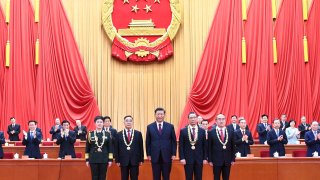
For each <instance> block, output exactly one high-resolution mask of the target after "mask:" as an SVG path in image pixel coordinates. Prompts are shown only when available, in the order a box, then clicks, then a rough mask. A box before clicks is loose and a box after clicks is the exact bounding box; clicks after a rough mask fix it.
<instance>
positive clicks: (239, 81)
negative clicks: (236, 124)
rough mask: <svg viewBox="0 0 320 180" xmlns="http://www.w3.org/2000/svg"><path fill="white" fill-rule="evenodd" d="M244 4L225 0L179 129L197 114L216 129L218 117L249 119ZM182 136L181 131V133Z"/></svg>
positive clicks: (214, 23) (214, 21)
mask: <svg viewBox="0 0 320 180" xmlns="http://www.w3.org/2000/svg"><path fill="white" fill-rule="evenodd" d="M241 36H242V19H241V1H239V0H221V1H220V4H219V6H218V8H217V11H216V15H215V18H214V20H213V24H212V26H211V29H210V31H209V36H208V40H207V42H206V46H205V48H204V52H203V54H202V57H201V61H200V64H199V67H198V70H197V73H196V76H195V80H194V83H193V85H192V88H191V91H190V94H189V97H188V100H187V104H186V107H185V109H184V112H183V115H182V118H181V120H180V125H179V127H180V128H182V127H184V126H185V125H186V124H187V122H188V121H187V115H188V113H189V112H190V111H194V112H196V113H198V114H199V115H201V116H202V117H203V118H205V119H209V120H211V121H210V123H209V125H212V124H213V123H214V121H212V120H213V119H214V117H215V116H216V115H217V113H224V114H225V115H227V116H230V115H231V114H234V113H235V114H238V115H243V116H247V111H248V110H247V108H248V98H247V85H246V84H247V82H246V81H245V77H246V69H245V68H244V65H242V64H241ZM177 132H179V129H178V131H177Z"/></svg>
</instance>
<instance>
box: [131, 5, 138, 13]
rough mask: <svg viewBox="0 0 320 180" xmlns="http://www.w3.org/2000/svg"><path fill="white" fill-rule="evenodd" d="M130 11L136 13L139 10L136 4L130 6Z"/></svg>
mask: <svg viewBox="0 0 320 180" xmlns="http://www.w3.org/2000/svg"><path fill="white" fill-rule="evenodd" d="M131 11H132V12H135V13H137V12H138V11H139V8H138V5H135V6H132V9H131Z"/></svg>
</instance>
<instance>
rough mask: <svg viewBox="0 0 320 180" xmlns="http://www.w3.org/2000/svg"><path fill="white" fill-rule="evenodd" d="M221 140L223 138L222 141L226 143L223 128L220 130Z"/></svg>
mask: <svg viewBox="0 0 320 180" xmlns="http://www.w3.org/2000/svg"><path fill="white" fill-rule="evenodd" d="M220 138H221V141H222V142H224V134H223V131H222V128H221V129H220Z"/></svg>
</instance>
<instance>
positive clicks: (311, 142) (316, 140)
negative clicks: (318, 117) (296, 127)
mask: <svg viewBox="0 0 320 180" xmlns="http://www.w3.org/2000/svg"><path fill="white" fill-rule="evenodd" d="M318 127H319V124H318V122H317V121H313V122H312V123H311V130H310V131H308V132H306V134H305V142H306V145H307V157H312V156H314V153H315V152H316V153H318V155H320V133H319V130H318Z"/></svg>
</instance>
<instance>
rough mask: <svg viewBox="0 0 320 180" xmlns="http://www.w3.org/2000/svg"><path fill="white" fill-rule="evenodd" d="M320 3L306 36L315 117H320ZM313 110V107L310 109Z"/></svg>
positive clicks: (315, 3)
mask: <svg viewBox="0 0 320 180" xmlns="http://www.w3.org/2000/svg"><path fill="white" fill-rule="evenodd" d="M319 17H320V1H313V4H312V5H311V9H310V13H309V20H308V21H307V24H306V25H307V26H306V34H307V38H308V46H309V66H310V78H311V86H312V87H311V98H312V112H313V117H314V118H317V119H318V120H319V117H320V110H319V106H320V91H319V89H320V46H319V42H320V21H319ZM310 109H311V107H310Z"/></svg>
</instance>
